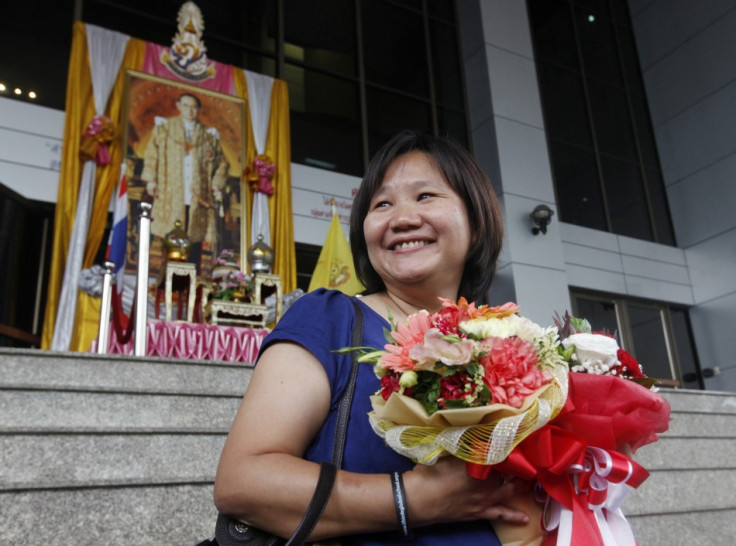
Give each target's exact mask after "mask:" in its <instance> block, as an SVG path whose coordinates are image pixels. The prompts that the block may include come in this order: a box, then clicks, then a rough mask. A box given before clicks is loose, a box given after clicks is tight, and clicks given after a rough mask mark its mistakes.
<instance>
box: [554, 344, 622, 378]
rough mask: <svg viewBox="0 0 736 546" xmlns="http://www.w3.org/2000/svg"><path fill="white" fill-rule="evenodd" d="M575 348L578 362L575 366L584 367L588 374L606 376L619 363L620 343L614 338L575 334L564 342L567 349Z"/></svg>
mask: <svg viewBox="0 0 736 546" xmlns="http://www.w3.org/2000/svg"><path fill="white" fill-rule="evenodd" d="M570 345H574V346H575V354H574V355H573V360H576V361H577V362H578V364H577V365H575V366H573V368H572V369H573V371H577V370H576V368H578V367H582V368H583V369H584V370H587V371H588V373H594V374H599V375H600V374H604V373H606V372H608V370H610V369H611V368H612V367H614V366H615V365H616V363H617V362H618V357H617V353H618V349H619V347H618V343H616V340H615V339H613V338H612V337H608V336H604V335H601V334H573V335H571V336H568V337H567V338H565V339H564V340H562V346H563V347H564V348H565V349H567V348H568V347H570Z"/></svg>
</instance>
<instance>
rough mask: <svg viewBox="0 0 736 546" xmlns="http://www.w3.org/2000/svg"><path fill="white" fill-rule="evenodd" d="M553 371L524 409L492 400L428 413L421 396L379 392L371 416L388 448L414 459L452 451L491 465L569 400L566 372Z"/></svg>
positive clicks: (419, 460)
mask: <svg viewBox="0 0 736 546" xmlns="http://www.w3.org/2000/svg"><path fill="white" fill-rule="evenodd" d="M551 373H552V376H553V380H552V382H551V383H548V384H547V385H544V386H543V387H541V388H539V389H537V391H535V393H534V394H532V395H530V396H529V397H527V399H526V400H525V401H524V404H523V405H522V406H521V407H520V408H514V407H511V406H507V405H504V404H493V405H489V406H480V407H476V408H463V409H450V410H440V411H437V412H435V413H433V414H432V415H429V414H428V413H427V411H426V410H425V409H424V407H423V406H422V405H421V404H420V403H419V402H418V401H417V400H414V399H412V398H410V397H408V396H404V395H400V394H398V393H393V394H392V395H391V396H390V397H389V399H388V400H385V401H384V400H383V398H382V397H381V396H380V395H376V396H372V397H371V404H372V406H373V411H372V412H370V413H369V414H368V417H369V419H370V423H371V426H372V427H373V430H374V432H376V434H378V435H379V436H381V437H382V438H383V439H384V440H385V441H386V443H387V444H388V446H389V447H391V448H392V449H393V450H394V451H396V452H398V453H400V454H402V455H404V456H406V457H409V458H410V459H412V460H413V461H414V462H416V463H422V464H434V463H435V462H436V461H437V459H438V458H439V457H441V456H444V455H448V454H449V455H453V456H455V457H458V458H459V459H462V460H464V461H468V462H471V463H476V464H481V465H493V464H497V463H500V462H501V461H503V460H504V459H506V457H508V456H509V454H510V453H511V451H512V450H513V449H514V448H515V447H516V446H517V445H518V444H519V443H520V442H521V441H523V440H524V438H526V437H527V436H529V435H530V434H531V433H532V432H534V431H535V430H537V429H539V428H541V427H543V426H544V425H546V424H547V423H548V422H549V421H551V420H552V419H554V418H555V417H556V416H557V415H558V414H559V413H560V411H561V410H562V407H563V406H564V405H565V401H566V400H567V390H568V375H567V374H568V371H567V368H566V367H564V366H558V367H555V368H554V369H552V370H551Z"/></svg>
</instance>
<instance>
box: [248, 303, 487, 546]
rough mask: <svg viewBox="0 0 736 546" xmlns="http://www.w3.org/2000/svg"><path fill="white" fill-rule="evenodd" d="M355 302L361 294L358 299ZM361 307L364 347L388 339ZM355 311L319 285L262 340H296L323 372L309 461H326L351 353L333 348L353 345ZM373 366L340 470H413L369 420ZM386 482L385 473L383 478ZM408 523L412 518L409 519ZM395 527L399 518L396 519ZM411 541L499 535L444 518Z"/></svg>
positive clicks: (387, 540)
mask: <svg viewBox="0 0 736 546" xmlns="http://www.w3.org/2000/svg"><path fill="white" fill-rule="evenodd" d="M357 300H358V302H360V299H359V298H357ZM359 305H360V306H361V309H362V311H363V317H364V318H363V341H362V342H361V343H360V345H362V346H367V347H375V348H376V349H381V348H383V346H384V345H385V343H386V340H385V338H384V336H383V329H384V328H389V327H390V326H389V324H388V322H386V320H384V319H383V317H381V316H380V315H378V314H377V313H376V312H375V311H373V310H372V309H371V308H370V307H368V306H367V305H365V304H364V303H362V302H360V303H359ZM354 319H355V310H354V308H353V305H352V303H351V302H350V298H349V297H348V296H346V295H345V294H343V293H342V292H339V291H337V290H325V289H319V290H315V291H314V292H310V293H309V294H306V295H304V296H303V297H301V298H300V299H298V300H297V301H296V302H295V303H294V304H293V305H292V307H291V308H290V309H289V311H288V312H287V313H286V314H285V315H284V316H283V317H282V318H281V320H280V321H279V322H278V324H277V326H276V328H275V329H274V331H273V332H271V333H270V334H269V335H268V337H267V338H266V339H265V340H264V342H263V345H262V347H261V351H263V350H265V348H266V347H268V346H269V345H270V344H272V343H275V342H277V341H289V342H293V343H297V344H299V345H301V346H302V347H304V348H305V349H306V350H308V351H309V352H310V353H312V354H313V355H314V356H315V357H316V358H317V360H319V361H320V362H321V363H322V366H323V367H324V369H325V372H326V373H327V377H328V379H329V382H330V389H331V393H332V394H331V401H330V412H329V415H328V416H327V420H326V421H325V423H324V424H323V425H322V428H321V429H320V431H319V433H318V434H317V436H316V437H315V438H314V440H313V441H312V443H311V445H310V446H309V448H308V449H307V453H306V455H305V458H306V459H307V460H310V461H315V462H321V461H329V460H330V459H331V457H332V446H333V440H334V436H335V424H336V419H337V410H338V404H339V402H340V397H341V396H342V393H343V390H344V389H345V385H346V384H347V381H348V377H349V374H350V368H351V358H352V357H351V356H350V355H340V354H337V353H334V352H333V351H334V350H335V349H340V348H342V347H348V346H350V345H351V334H352V328H353V321H354ZM379 386H380V385H379V381H378V379H377V378H376V376H375V375H374V373H373V365H371V364H365V365H361V366H360V368H359V370H358V380H357V383H356V386H355V395H354V397H353V404H352V407H351V410H350V421H349V424H348V432H347V441H346V446H345V456H344V460H343V466H342V467H343V469H345V470H349V471H351V472H361V473H365V474H375V473H390V472H395V471H406V470H411V469H412V468H413V467H414V462H413V461H411V459H408V458H406V457H404V456H402V455H399V454H398V453H396V452H395V451H394V450H392V449H391V448H389V447H387V446H386V445H385V443H384V441H383V439H381V438H380V437H379V436H378V435H377V434H376V433H375V432H373V430H372V429H371V426H370V423H369V422H368V413H369V412H370V411H371V403H370V396H371V395H373V394H375V392H376V391H377V390H378V389H379ZM387 481H388V478H387ZM410 523H411V522H410ZM397 528H398V523H397ZM413 533H414V544H421V545H426V546H430V545H432V546H452V545H455V546H469V545H473V546H475V545H498V546H500V544H501V543H500V542H499V540H498V539H497V538H496V535H495V534H494V532H493V528H492V527H491V524H490V523H489V522H487V521H475V522H464V523H454V524H449V523H444V524H438V525H432V526H428V527H418V528H416V529H413ZM340 541H341V543H342V544H351V545H362V546H369V545H373V544H394V543H396V544H402V543H405V542H406V541H405V540H404V539H403V538H402V537H401V536H400V534H399V533H398V531H397V532H383V533H371V534H368V535H355V536H351V537H341V539H340Z"/></svg>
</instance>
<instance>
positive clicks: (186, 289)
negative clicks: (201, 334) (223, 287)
mask: <svg viewBox="0 0 736 546" xmlns="http://www.w3.org/2000/svg"><path fill="white" fill-rule="evenodd" d="M162 286H163V289H164V305H165V306H166V320H169V321H170V320H171V300H172V297H173V292H174V290H176V291H177V292H178V293H179V318H181V306H182V300H183V299H184V298H183V295H184V294H186V295H187V296H188V298H187V322H192V319H193V317H194V302H195V299H196V297H197V267H196V266H195V265H194V264H192V263H188V262H166V268H165V269H164V270H162V271H161V272H160V273H159V275H158V278H157V279H156V318H158V315H159V303H160V300H161V289H162Z"/></svg>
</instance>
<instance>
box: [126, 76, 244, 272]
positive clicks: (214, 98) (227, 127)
mask: <svg viewBox="0 0 736 546" xmlns="http://www.w3.org/2000/svg"><path fill="white" fill-rule="evenodd" d="M195 105H196V106H197V107H196V111H195V109H194V106H195ZM246 108H247V106H246V102H245V100H244V99H242V98H240V97H235V96H232V95H226V94H223V93H219V92H216V91H211V90H209V89H203V88H200V87H197V86H194V85H189V84H187V83H184V82H181V81H174V80H169V79H166V78H161V77H158V76H153V75H151V74H146V73H143V72H138V71H135V70H126V75H125V105H124V122H123V127H124V135H123V144H124V150H125V156H124V157H125V166H124V169H125V176H126V180H127V187H128V203H129V209H128V244H127V250H126V272H128V273H135V270H136V267H137V264H138V257H137V249H138V233H137V232H138V203H140V201H142V200H146V201H149V202H151V203H152V205H153V210H152V213H151V217H152V220H153V221H152V223H151V232H152V236H151V252H150V259H149V277H152V278H155V277H157V275H158V274H159V272H160V270H161V268H162V267H163V264H164V250H163V246H162V242H163V236H164V235H165V234H166V233H168V232H170V231H171V230H172V229H173V228H174V222H175V219H178V220H180V221H181V222H182V225H183V227H185V228H186V230H187V232H188V234H189V236H190V238H191V239H192V243H193V248H194V249H195V250H196V251H197V252H196V253H195V254H194V256H193V257H192V256H190V259H189V261H191V262H193V263H195V264H196V265H197V270H198V275H199V276H201V277H202V278H204V279H209V276H210V273H211V268H212V262H213V261H214V259H215V258H217V256H218V255H219V253H220V252H221V251H222V250H224V249H230V250H232V251H233V253H234V254H235V259H236V263H239V264H240V268H241V270H242V271H245V270H246V248H247V244H246V222H247V218H248V214H247V211H246V207H245V197H246V194H245V192H246V191H247V186H246V184H245V182H244V180H243V176H242V173H243V169H244V167H245V159H246V150H245V147H246V145H245V143H246V131H247V126H246ZM185 120H186V122H185ZM192 135H194V136H192ZM147 162H148V168H147ZM187 162H188V164H187ZM187 165H188V166H187ZM187 181H188V182H187ZM186 188H189V190H188V191H187V189H186ZM187 195H188V196H189V198H188V199H187ZM187 202H188V204H187ZM182 203H184V205H183V207H184V208H182ZM157 204H158V207H157ZM157 216H158V221H159V223H158V224H156V222H157ZM180 216H184V218H180ZM187 224H191V225H187Z"/></svg>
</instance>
